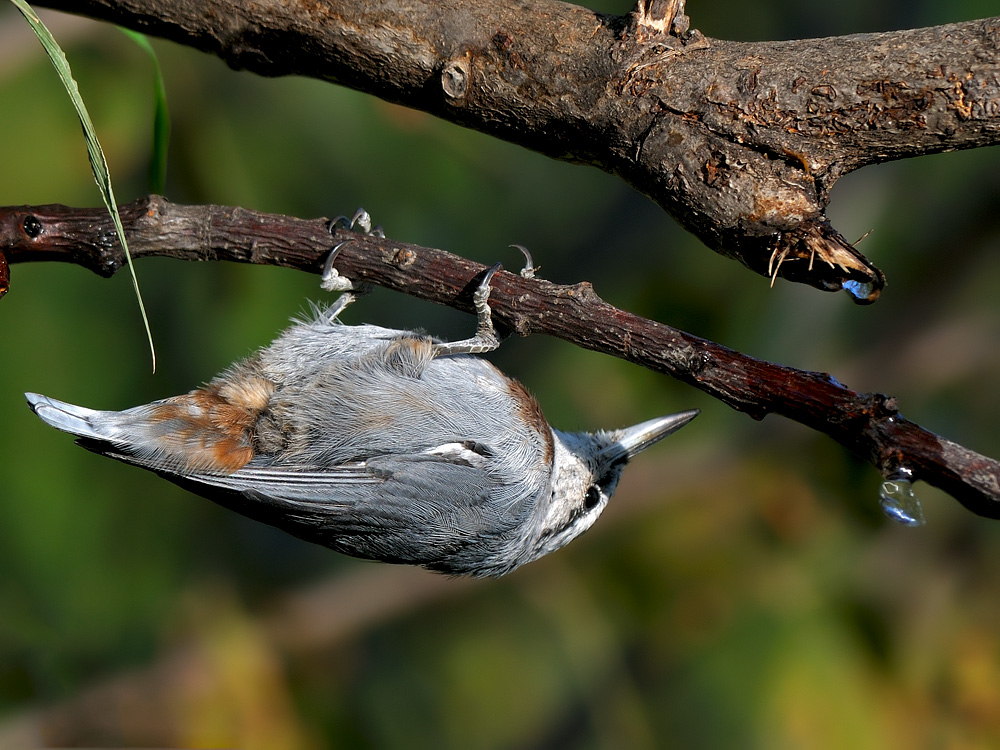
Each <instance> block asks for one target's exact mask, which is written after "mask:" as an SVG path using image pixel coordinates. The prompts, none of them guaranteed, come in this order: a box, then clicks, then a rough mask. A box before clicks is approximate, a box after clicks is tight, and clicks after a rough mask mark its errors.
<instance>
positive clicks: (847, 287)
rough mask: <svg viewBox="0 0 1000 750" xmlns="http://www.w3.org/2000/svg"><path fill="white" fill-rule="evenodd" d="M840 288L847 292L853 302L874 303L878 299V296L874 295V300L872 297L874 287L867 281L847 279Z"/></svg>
mask: <svg viewBox="0 0 1000 750" xmlns="http://www.w3.org/2000/svg"><path fill="white" fill-rule="evenodd" d="M841 286H843V287H844V291H845V292H847V293H848V294H849V295H851V297H853V298H854V301H855V302H864V303H868V302H874V301H875V299H877V298H878V294H875V299H873V298H872V295H873V294H874V292H875V287H874V286H873V285H872V284H871V283H869V282H867V281H854V280H853V279H848V280H847V281H845V282H844V283H843V284H841Z"/></svg>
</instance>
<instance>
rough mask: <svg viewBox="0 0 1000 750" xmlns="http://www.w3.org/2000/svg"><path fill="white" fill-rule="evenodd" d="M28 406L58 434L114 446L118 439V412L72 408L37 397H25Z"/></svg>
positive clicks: (72, 406)
mask: <svg viewBox="0 0 1000 750" xmlns="http://www.w3.org/2000/svg"><path fill="white" fill-rule="evenodd" d="M24 397H25V398H26V399H28V406H30V407H31V410H32V411H33V412H35V414H37V415H38V416H39V417H41V419H42V421H44V422H46V423H48V424H50V425H52V426H53V427H55V428H56V429H58V430H62V431H63V432H68V433H70V434H71V435H76V436H77V437H81V438H87V439H90V440H101V441H109V442H117V440H120V439H121V435H120V428H119V426H118V420H116V419H115V416H116V415H117V414H118V412H112V411H97V410H95V409H87V408H85V407H83V406H74V405H73V404H67V403H66V402H65V401H59V400H57V399H54V398H49V397H48V396H42V395H41V394H39V393H25V394H24Z"/></svg>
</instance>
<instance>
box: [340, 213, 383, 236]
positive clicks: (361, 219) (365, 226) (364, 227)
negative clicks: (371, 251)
mask: <svg viewBox="0 0 1000 750" xmlns="http://www.w3.org/2000/svg"><path fill="white" fill-rule="evenodd" d="M326 227H327V230H328V231H329V232H330V233H331V234H332V233H333V230H335V229H340V228H343V229H350V230H352V231H355V232H358V233H360V234H367V235H370V236H372V237H385V232H384V231H383V230H382V227H381V226H376V227H374V228H373V227H372V217H371V216H370V215H369V213H368V212H367V211H365V209H363V208H359V209H358V210H357V211H355V212H354V216H352V217H351V218H350V219H348V218H347V217H346V216H337V217H334V218H333V219H331V220H330V221H329V222H327V225H326Z"/></svg>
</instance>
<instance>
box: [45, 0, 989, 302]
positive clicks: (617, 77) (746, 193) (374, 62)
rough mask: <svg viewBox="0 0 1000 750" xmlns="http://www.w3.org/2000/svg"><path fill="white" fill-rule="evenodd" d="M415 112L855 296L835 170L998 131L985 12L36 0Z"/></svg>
mask: <svg viewBox="0 0 1000 750" xmlns="http://www.w3.org/2000/svg"><path fill="white" fill-rule="evenodd" d="M37 4H39V5H44V6H49V7H52V8H58V9H61V10H67V11H71V12H74V13H81V14H84V15H88V16H92V17H94V18H100V19H105V20H109V21H113V22H115V23H118V24H121V25H123V26H127V27H130V28H133V29H138V30H140V31H144V32H147V33H150V34H154V35H158V36H162V37H165V38H168V39H172V40H174V41H177V42H180V43H182V44H187V45H190V46H192V47H195V48H197V49H201V50H204V51H206V52H210V53H212V54H215V55H218V56H219V57H221V58H222V59H224V60H226V61H227V62H228V63H229V64H230V65H231V66H233V67H234V68H245V69H248V70H252V71H255V72H257V73H260V74H263V75H269V76H280V75H288V74H297V75H306V76H312V77H316V78H322V79H325V80H329V81H334V82H337V83H341V84H344V85H346V86H350V87H352V88H356V89H359V90H362V91H366V92H369V93H372V94H375V95H377V96H380V97H382V98H384V99H387V100H389V101H393V102H398V103H400V104H404V105H406V106H409V107H413V108H415V109H420V110H424V111H426V112H431V113H433V114H436V115H438V116H440V117H443V118H445V119H448V120H451V121H452V122H456V123H459V124H462V125H465V126H468V127H471V128H475V129H477V130H481V131H483V132H486V133H490V134H492V135H495V136H497V137H499V138H503V139H505V140H509V141H512V142H514V143H519V144H521V145H523V146H526V147H528V148H532V149H535V150H537V151H540V152H542V153H544V154H547V155H549V156H551V157H553V158H558V159H565V160H568V161H574V162H581V163H588V164H593V165H596V166H598V167H600V168H602V169H605V170H607V171H609V172H612V173H615V174H618V175H620V176H621V177H622V178H623V179H625V180H626V181H627V182H629V183H630V184H631V185H633V186H634V187H635V188H636V189H637V190H639V191H641V192H643V193H645V194H647V195H649V196H650V197H652V198H653V200H654V201H656V202H657V203H658V204H659V205H660V206H662V207H663V208H664V209H665V210H667V211H668V212H669V213H670V214H671V215H673V216H674V217H675V218H676V219H677V220H678V221H679V222H680V223H681V224H682V225H684V226H685V227H686V228H687V229H689V230H690V231H692V232H693V233H694V234H696V235H697V236H698V237H700V238H701V239H702V240H703V241H704V242H705V243H706V244H707V245H708V246H709V247H711V248H713V249H715V250H717V251H718V252H720V253H722V254H724V255H727V256H729V257H732V258H735V259H737V260H739V261H741V262H742V263H744V264H745V265H746V266H748V267H749V268H751V269H753V270H754V271H756V272H757V273H760V274H763V275H768V276H774V275H780V276H783V277H785V278H788V279H791V280H794V281H801V282H804V283H807V284H811V285H813V286H816V287H818V288H821V289H827V290H839V289H841V288H846V289H848V290H849V291H851V292H852V295H853V296H854V298H855V299H856V300H857V301H860V302H870V301H874V300H875V299H876V298H877V297H878V294H879V291H880V290H881V288H882V285H883V284H884V276H883V274H882V272H881V271H879V270H878V269H877V268H875V267H874V266H873V265H872V264H871V263H870V262H869V261H868V260H867V259H865V258H864V256H862V255H861V254H860V253H858V252H857V251H856V250H855V249H854V248H853V247H852V246H851V244H850V243H849V242H847V241H846V240H845V239H844V238H843V237H842V236H841V235H840V234H839V233H838V232H836V231H835V230H834V229H833V228H832V227H831V226H830V225H829V222H828V221H827V219H826V217H825V215H824V210H825V207H826V204H827V202H828V196H829V193H828V191H829V189H830V187H831V186H832V185H833V183H834V182H835V181H836V180H837V179H838V178H839V177H840V176H841V175H843V174H844V173H846V172H848V171H850V170H853V169H857V168H858V167H860V166H863V165H866V164H871V163H874V162H879V161H885V160H889V159H899V158H904V157H910V156H916V155H919V154H925V153H931V152H937V151H946V150H952V149H959V148H973V147H978V146H984V145H989V144H995V143H997V142H998V135H1000V18H993V19H986V20H982V21H972V22H967V23H959V24H952V25H947V26H939V27H935V28H929V29H917V30H910V31H895V32H888V33H880V34H858V35H852V36H846V37H838V38H828V39H807V40H795V41H787V42H770V43H752V44H745V43H737V42H729V41H723V40H716V39H707V38H705V37H704V36H702V35H701V34H700V33H698V32H697V31H691V30H689V29H688V20H687V18H686V17H685V16H684V15H683V12H684V3H683V0H640V2H639V3H638V5H637V7H636V9H635V10H634V11H633V12H632V13H630V14H629V15H627V16H606V15H602V14H599V13H595V12H593V11H590V10H587V9H585V8H581V7H578V6H574V5H570V4H568V3H563V2H556V1H555V0H525V2H520V3H516V4H511V3H504V2H487V3H483V2H479V1H478V0H416V1H408V2H399V1H398V0H387V1H386V2H380V3H357V2H350V1H349V0H327V1H326V2H323V3H315V2H307V1H306V0H280V1H279V0H256V1H254V0H250V1H248V0H42V1H41V2H39V3H37Z"/></svg>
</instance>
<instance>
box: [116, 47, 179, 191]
mask: <svg viewBox="0 0 1000 750" xmlns="http://www.w3.org/2000/svg"><path fill="white" fill-rule="evenodd" d="M118 30H119V31H121V32H122V33H123V34H124V35H125V36H127V37H128V38H129V39H131V40H132V41H133V42H135V43H136V44H137V45H138V46H139V47H140V48H141V49H142V50H144V51H145V52H146V54H147V55H149V59H150V60H151V61H152V63H153V154H152V158H151V159H150V162H149V189H150V191H151V192H154V193H157V194H159V195H163V194H164V192H165V191H166V183H167V145H168V142H169V140H170V113H169V111H168V110H167V88H166V86H165V85H164V83H163V71H162V70H161V69H160V60H159V58H158V57H157V56H156V50H154V49H153V45H152V44H150V43H149V39H148V38H147V37H146V35H145V34H140V33H139V32H138V31H132V30H131V29H124V28H121V27H119V28H118Z"/></svg>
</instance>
